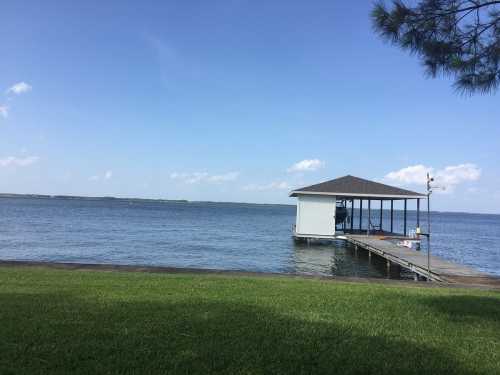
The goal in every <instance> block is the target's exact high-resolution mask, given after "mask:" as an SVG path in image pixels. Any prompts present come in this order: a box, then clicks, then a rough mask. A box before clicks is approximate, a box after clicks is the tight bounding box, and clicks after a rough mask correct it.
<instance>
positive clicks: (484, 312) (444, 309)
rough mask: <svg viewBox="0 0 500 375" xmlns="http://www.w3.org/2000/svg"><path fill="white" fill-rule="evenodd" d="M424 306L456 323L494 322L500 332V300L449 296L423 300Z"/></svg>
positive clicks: (483, 297) (482, 297)
mask: <svg viewBox="0 0 500 375" xmlns="http://www.w3.org/2000/svg"><path fill="white" fill-rule="evenodd" d="M499 296H500V294H499ZM422 302H423V304H425V305H427V306H429V308H431V309H432V310H434V311H435V312H437V313H440V314H446V315H447V319H448V320H451V321H456V322H465V321H471V320H473V321H478V319H479V321H481V320H483V321H492V322H496V323H498V325H499V327H498V328H499V330H500V299H498V298H494V297H485V296H481V297H479V296H468V295H448V296H436V297H432V298H431V297H425V298H422Z"/></svg>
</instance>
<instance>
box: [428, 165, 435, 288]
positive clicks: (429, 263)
mask: <svg viewBox="0 0 500 375" xmlns="http://www.w3.org/2000/svg"><path fill="white" fill-rule="evenodd" d="M433 180H434V179H433V178H431V177H430V176H429V173H427V274H428V275H429V276H430V274H431V193H432V188H431V182H432V181H433ZM428 281H429V280H428Z"/></svg>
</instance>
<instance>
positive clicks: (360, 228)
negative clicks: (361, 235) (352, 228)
mask: <svg viewBox="0 0 500 375" xmlns="http://www.w3.org/2000/svg"><path fill="white" fill-rule="evenodd" d="M362 230H363V199H360V200H359V231H360V232H361V231H362Z"/></svg>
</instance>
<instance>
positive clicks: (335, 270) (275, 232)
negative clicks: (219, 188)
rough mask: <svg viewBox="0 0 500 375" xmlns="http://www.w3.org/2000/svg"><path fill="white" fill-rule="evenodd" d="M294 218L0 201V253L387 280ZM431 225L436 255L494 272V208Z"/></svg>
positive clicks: (277, 212) (252, 209) (285, 210)
mask: <svg viewBox="0 0 500 375" xmlns="http://www.w3.org/2000/svg"><path fill="white" fill-rule="evenodd" d="M372 211H373V218H378V213H377V211H376V210H372ZM384 215H385V216H387V218H385V219H384V225H385V227H386V228H388V213H384ZM366 216H367V215H366V213H365V214H364V217H365V219H366ZM395 216H396V218H395V220H396V229H398V228H399V227H402V223H401V219H402V215H401V213H399V212H397V213H396V215H395ZM415 219H416V218H415V213H414V212H410V213H409V217H408V227H409V228H414V227H415ZM423 219H424V218H423V217H422V224H423V225H425V221H424V220H423ZM294 221H295V207H293V206H280V205H251V204H236V203H160V202H158V203H156V202H137V201H134V202H131V201H127V200H107V201H103V200H97V201H89V200H67V199H31V198H0V259H11V260H12V259H15V260H38V261H59V262H83V263H108V264H110V263H114V264H132V265H161V266H173V267H194V268H214V269H224V270H247V271H258V272H279V273H299V274H313V275H348V276H370V277H386V273H385V267H384V264H383V263H382V262H381V261H380V262H378V261H377V260H375V261H373V262H371V263H369V262H368V259H367V257H366V256H365V255H364V254H361V255H360V256H358V257H356V256H354V252H353V249H352V248H351V247H349V246H346V245H345V244H344V243H343V242H342V241H339V242H334V243H330V244H314V245H309V246H307V245H305V244H295V243H294V241H293V240H292V238H291V227H292V224H293V223H294ZM432 222H433V243H432V246H433V249H432V252H433V254H435V255H439V256H441V257H443V258H446V259H449V260H452V261H455V262H458V263H462V264H466V265H469V266H471V267H473V268H476V269H478V270H481V271H483V272H487V273H490V274H494V275H500V215H480V214H454V213H453V214H452V213H433V219H432ZM355 223H358V221H357V218H356V217H355ZM424 250H425V249H424ZM398 276H399V275H393V277H398ZM403 276H404V275H403Z"/></svg>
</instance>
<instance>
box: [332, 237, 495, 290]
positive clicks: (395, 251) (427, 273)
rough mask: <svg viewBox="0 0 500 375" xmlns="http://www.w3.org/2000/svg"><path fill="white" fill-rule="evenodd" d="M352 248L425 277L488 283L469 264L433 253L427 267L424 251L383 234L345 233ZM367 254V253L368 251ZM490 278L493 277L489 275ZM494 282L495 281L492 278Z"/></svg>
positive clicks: (484, 277) (483, 276)
mask: <svg viewBox="0 0 500 375" xmlns="http://www.w3.org/2000/svg"><path fill="white" fill-rule="evenodd" d="M342 238H344V239H345V240H346V241H347V242H349V243H351V244H353V245H354V246H355V247H356V248H362V249H365V250H367V251H369V252H370V253H373V254H376V255H378V256H380V257H382V258H384V259H386V260H387V262H388V263H387V265H388V267H390V265H391V264H397V265H399V266H401V267H404V268H406V269H408V270H410V271H412V272H414V273H415V274H416V275H418V276H419V277H424V278H426V279H427V280H432V281H441V282H450V283H464V282H468V283H477V284H484V283H488V281H492V280H490V277H489V276H488V275H486V274H484V273H481V272H479V271H475V270H473V269H471V268H469V267H466V266H463V265H460V264H456V263H453V262H450V261H447V260H444V259H441V258H438V257H435V256H431V257H430V270H429V269H428V267H427V253H426V252H425V251H416V250H412V249H409V248H407V247H403V246H398V245H397V244H395V243H393V242H391V241H389V240H388V239H386V238H387V237H385V236H379V235H370V236H367V235H366V234H365V235H362V234H346V235H345V236H342ZM370 255H371V254H370ZM491 279H493V278H491ZM496 282H498V280H496Z"/></svg>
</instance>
